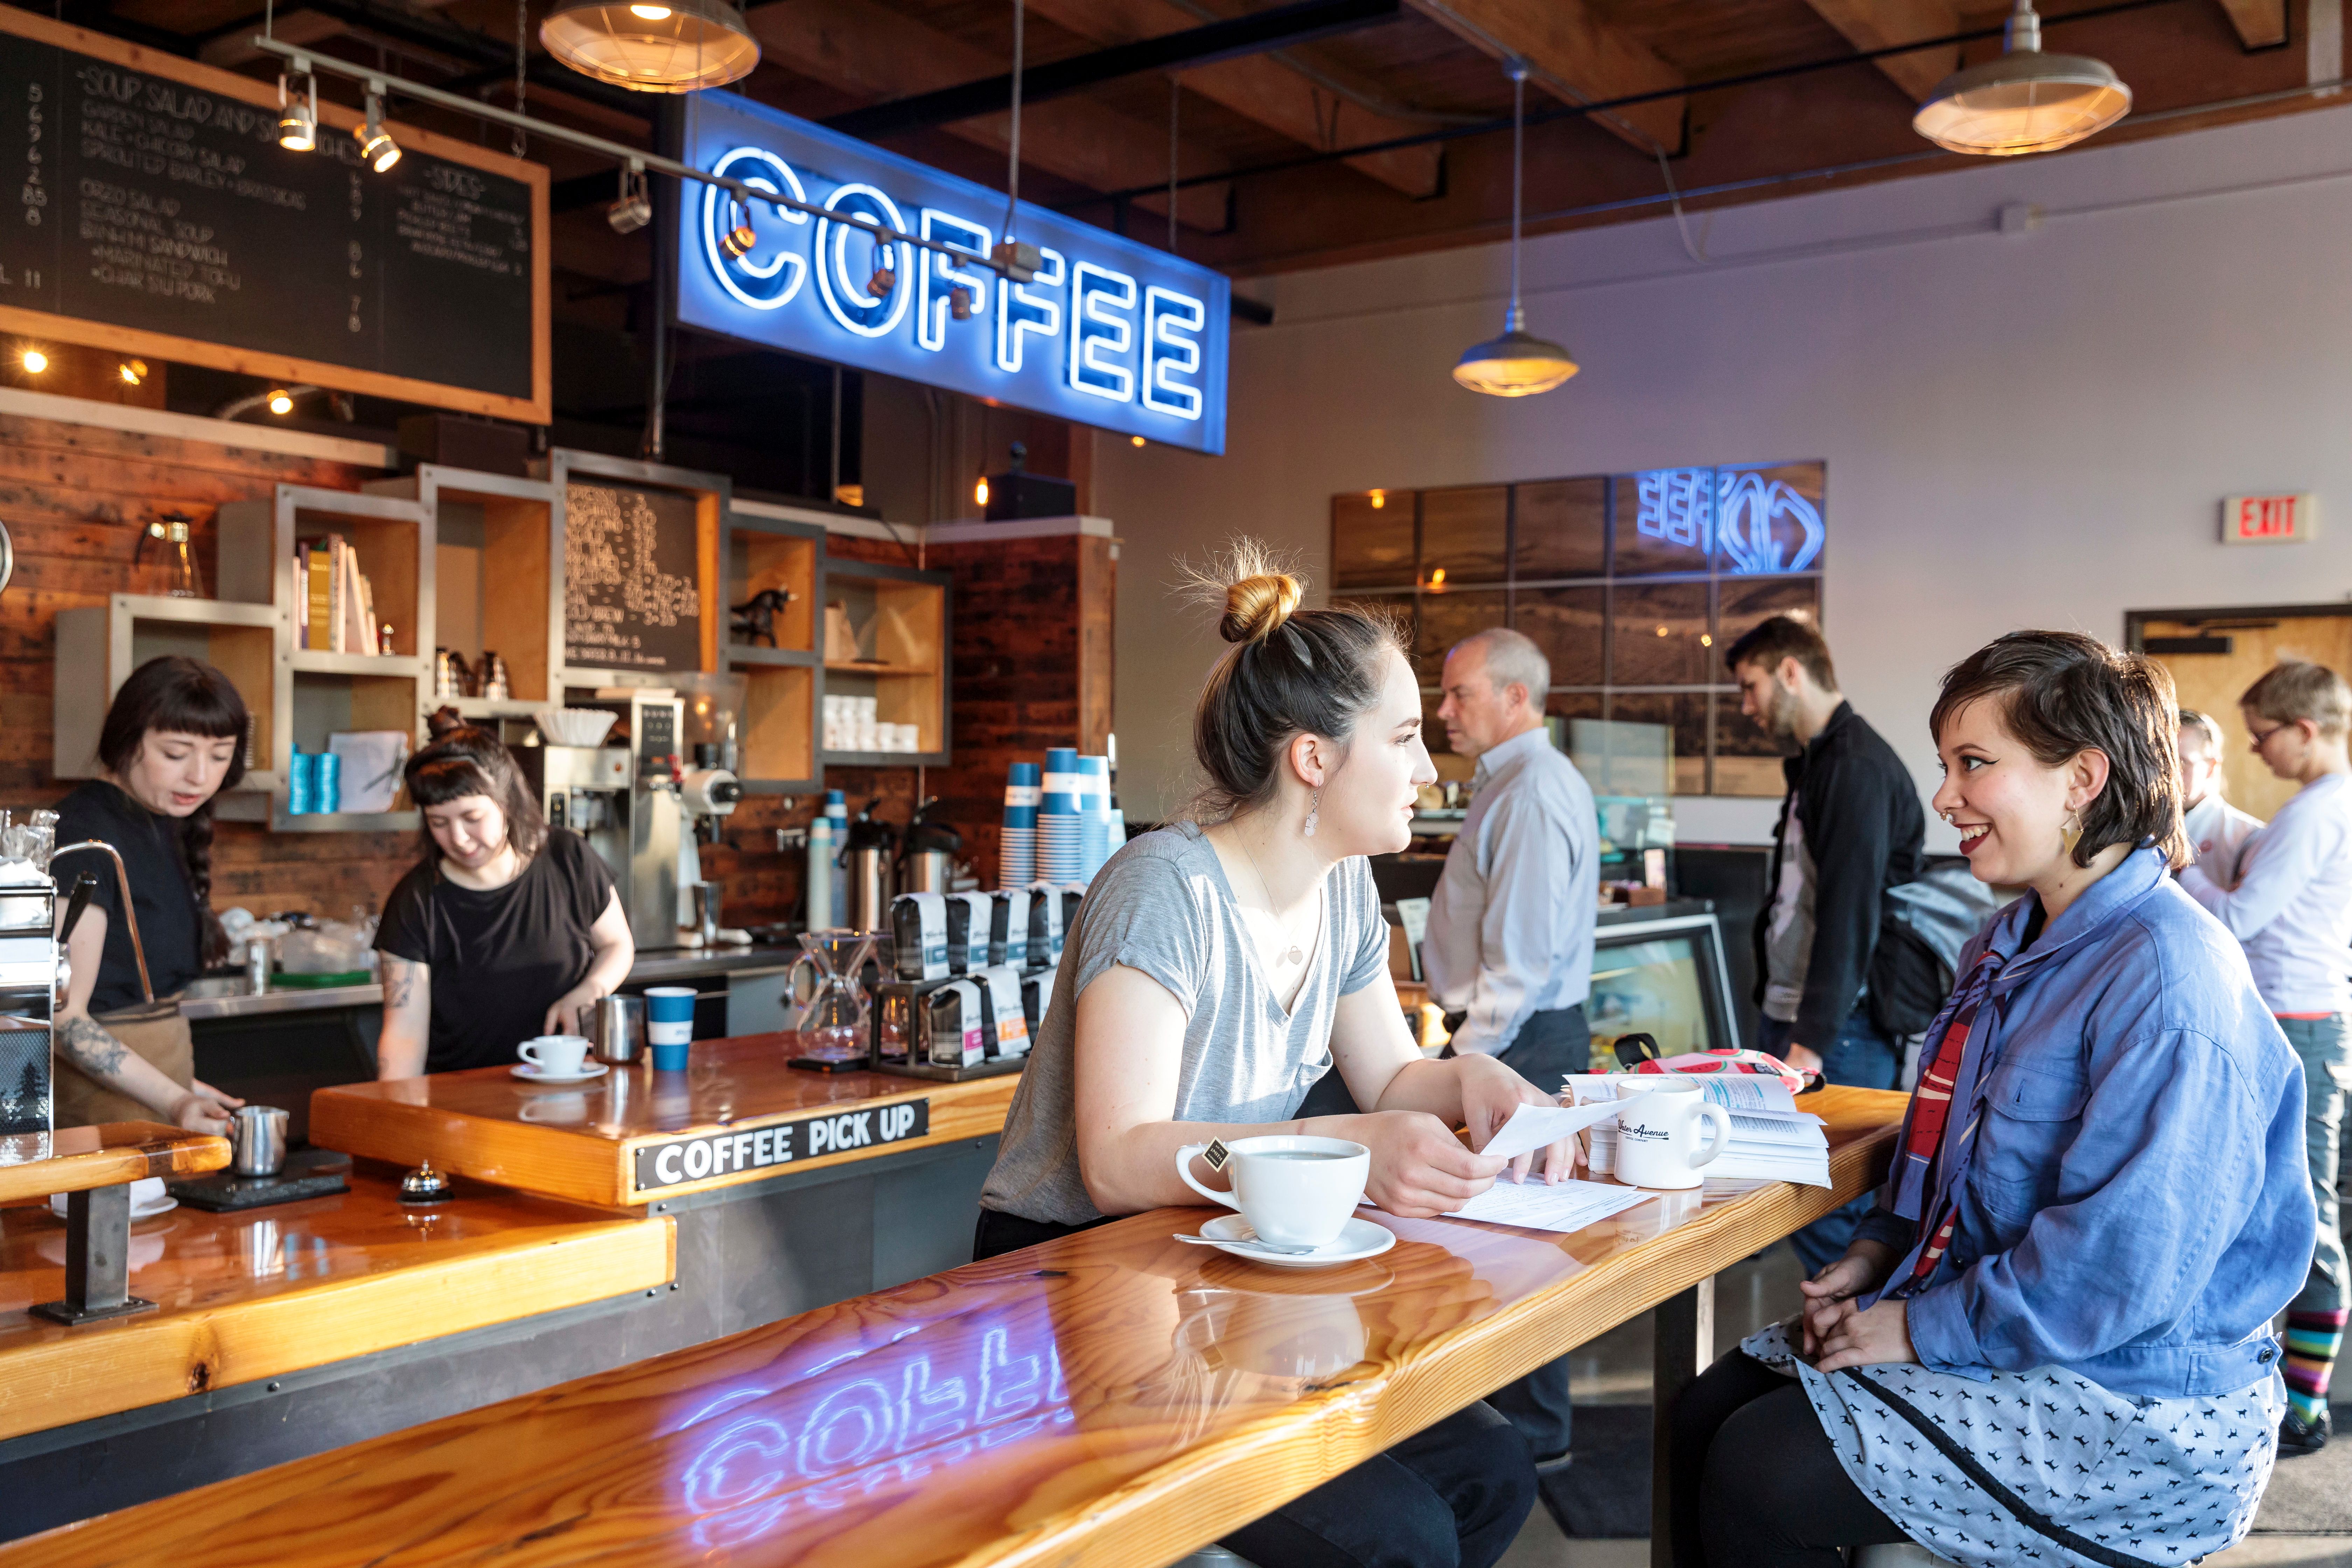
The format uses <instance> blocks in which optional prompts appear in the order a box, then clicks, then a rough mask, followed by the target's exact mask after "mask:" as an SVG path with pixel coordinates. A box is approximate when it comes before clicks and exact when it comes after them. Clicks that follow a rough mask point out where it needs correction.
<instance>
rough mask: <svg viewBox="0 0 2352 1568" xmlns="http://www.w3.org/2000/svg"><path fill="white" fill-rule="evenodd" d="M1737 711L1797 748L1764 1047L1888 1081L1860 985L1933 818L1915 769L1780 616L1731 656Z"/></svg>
mask: <svg viewBox="0 0 2352 1568" xmlns="http://www.w3.org/2000/svg"><path fill="white" fill-rule="evenodd" d="M1724 663H1725V664H1726V665H1727V666H1728V667H1729V668H1730V670H1731V674H1732V678H1733V679H1735V680H1737V681H1738V682H1739V689H1740V702H1739V707H1740V711H1741V712H1743V713H1745V714H1747V715H1748V717H1749V718H1750V719H1753V720H1755V721H1756V722H1757V723H1759V725H1761V726H1762V727H1763V728H1764V729H1765V731H1767V732H1769V734H1771V735H1772V736H1773V737H1774V738H1776V739H1778V740H1781V741H1786V742H1793V743H1794V744H1795V745H1796V747H1797V748H1798V752H1797V754H1796V755H1795V756H1793V757H1790V758H1788V759H1786V760H1785V761H1783V762H1782V763H1781V769H1782V771H1783V772H1784V773H1786V774H1787V776H1788V781H1789V794H1788V796H1787V798H1786V799H1785V800H1783V801H1782V802H1781V805H1780V824H1779V826H1777V827H1776V828H1775V829H1774V830H1773V835H1772V872H1771V881H1770V883H1769V886H1768V887H1767V888H1766V889H1765V900H1764V910H1763V913H1762V914H1761V915H1759V917H1758V919H1757V921H1756V959H1757V963H1756V969H1757V974H1758V994H1757V998H1756V1000H1757V1002H1758V1004H1759V1005H1760V1006H1761V1007H1762V1008H1763V1012H1764V1026H1763V1046H1764V1048H1765V1049H1766V1050H1768V1051H1770V1052H1772V1053H1773V1054H1774V1055H1775V1056H1779V1057H1781V1058H1785V1059H1786V1060H1787V1061H1788V1062H1789V1063H1790V1065H1791V1066H1794V1067H1800V1068H1806V1069H1808V1070H1810V1071H1814V1072H1818V1073H1820V1074H1822V1077H1823V1078H1825V1079H1828V1080H1829V1081H1830V1082H1832V1083H1843V1084H1853V1085H1857V1086H1859V1087H1861V1088H1864V1089H1893V1088H1894V1087H1895V1083H1896V1080H1897V1079H1898V1078H1899V1076H1900V1075H1901V1072H1902V1068H1903V1042H1902V1041H1901V1040H1899V1039H1897V1038H1895V1037H1892V1036H1890V1035H1888V1034H1886V1033H1885V1031H1883V1030H1881V1029H1880V1028H1879V1027H1878V1026H1876V1025H1874V1024H1873V1023H1872V1022H1871V1017H1870V1006H1869V1003H1868V1002H1867V1000H1866V999H1865V995H1864V992H1865V988H1866V985H1867V983H1868V980H1869V976H1870V966H1871V960H1872V959H1873V957H1874V956H1875V955H1876V952H1877V949H1878V932H1879V922H1880V921H1881V919H1882V918H1883V916H1884V913H1885V893H1886V889H1889V888H1892V887H1895V886H1897V885H1898V884H1901V883H1904V882H1908V881H1910V880H1911V879H1913V878H1915V877H1916V876H1917V875H1918V874H1919V854H1920V847H1921V844H1922V842H1923V841H1924V839H1925V837H1926V835H1927V816H1926V814H1925V813H1924V812H1922V811H1921V810H1920V808H1919V790H1918V786H1917V785H1916V784H1914V783H1913V782H1912V779H1911V773H1910V770H1908V769H1907V768H1906V767H1905V766H1904V765H1903V763H1902V760H1901V759H1900V758H1898V757H1897V756H1895V750H1894V748H1893V747H1891V746H1889V745H1888V744H1887V743H1886V742H1885V741H1884V740H1882V739H1880V738H1879V734H1878V731H1875V730H1873V729H1872V728H1871V727H1870V726H1869V725H1868V724H1866V723H1864V722H1863V720H1862V717H1861V715H1860V714H1857V713H1856V712H1855V711H1854V710H1853V707H1852V705H1851V704H1849V703H1848V702H1847V701H1846V700H1845V698H1844V696H1843V694H1842V693H1841V692H1840V691H1839V690H1838V684H1837V669H1836V667H1835V666H1833V665H1832V663H1831V662H1830V649H1829V645H1828V644H1827V643H1825V642H1823V641H1822V634H1821V633H1820V632H1818V631H1816V630H1815V629H1814V628H1813V627H1812V626H1810V625H1808V624H1807V623H1805V622H1803V621H1800V620H1795V619H1792V618H1790V616H1773V617H1771V618H1770V619H1769V620H1767V621H1765V622H1763V623H1762V624H1761V625H1759V626H1756V627H1755V628H1754V629H1753V630H1751V631H1749V632H1748V633H1747V635H1745V636H1744V637H1740V638H1739V639H1738V641H1737V642H1735V643H1733V644H1732V645H1731V647H1729V648H1728V649H1727V650H1726V651H1725V654H1724ZM1873 1197H1874V1194H1869V1195H1865V1196H1864V1197H1861V1198H1857V1199H1856V1200H1854V1202H1853V1203H1852V1204H1849V1205H1846V1206H1845V1207H1843V1208H1841V1209H1839V1210H1837V1211H1835V1212H1834V1213H1832V1214H1829V1215H1824V1216H1823V1217H1822V1218H1821V1219H1820V1220H1817V1221H1815V1222H1814V1223H1813V1224H1811V1225H1809V1226H1806V1227H1805V1228H1804V1229H1802V1230H1801V1231H1799V1232H1798V1233H1797V1234H1796V1235H1795V1236H1793V1237H1790V1244H1791V1245H1792V1246H1794V1247H1796V1249H1797V1256H1798V1257H1799V1258H1801V1259H1802V1260H1803V1262H1804V1265H1805V1270H1806V1272H1807V1273H1808V1274H1813V1273H1818V1272H1820V1271H1821V1270H1822V1268H1826V1267H1827V1266H1828V1265H1830V1264H1832V1263H1834V1262H1835V1261H1837V1259H1838V1258H1841V1257H1843V1256H1844V1253H1845V1248H1846V1243H1847V1242H1848V1241H1849V1240H1851V1239H1852V1237H1853V1227H1854V1224H1855V1222H1856V1221H1858V1220H1859V1219H1860V1218H1861V1217H1862V1215H1864V1213H1866V1212H1867V1211H1868V1210H1869V1207H1870V1205H1871V1203H1872V1201H1873Z"/></svg>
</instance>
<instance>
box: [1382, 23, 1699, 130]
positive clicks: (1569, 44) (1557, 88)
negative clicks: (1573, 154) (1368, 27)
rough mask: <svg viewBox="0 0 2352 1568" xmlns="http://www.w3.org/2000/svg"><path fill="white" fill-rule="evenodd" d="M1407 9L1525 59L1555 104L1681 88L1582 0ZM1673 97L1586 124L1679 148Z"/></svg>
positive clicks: (1660, 63) (1498, 53)
mask: <svg viewBox="0 0 2352 1568" xmlns="http://www.w3.org/2000/svg"><path fill="white" fill-rule="evenodd" d="M1409 3H1410V4H1411V5H1412V7H1413V9H1415V10H1417V11H1420V12H1422V13H1423V15H1425V16H1428V17H1429V18H1430V19H1431V20H1433V21H1434V22H1437V23H1439V24H1441V25H1443V26H1445V27H1447V28H1448V29H1450V30H1451V31H1453V32H1454V33H1455V34H1457V35H1459V36H1460V37H1462V38H1463V39H1464V40H1465V41H1466V42H1468V43H1471V44H1474V45H1475V46H1476V47H1479V48H1480V49H1483V50H1485V51H1486V53H1487V54H1490V55H1493V56H1495V57H1496V58H1506V57H1508V56H1513V55H1516V56H1517V57H1518V58H1521V59H1523V60H1525V61H1527V62H1528V66H1529V67H1530V68H1532V69H1533V71H1534V75H1533V77H1532V80H1533V81H1534V82H1535V83H1536V85H1538V86H1539V87H1541V88H1543V89H1545V90H1547V91H1549V92H1550V93H1551V94H1552V95H1553V96H1554V97H1556V98H1558V99H1559V100H1560V101H1561V102H1563V103H1570V104H1574V103H1580V102H1582V103H1590V102H1593V101H1595V100H1600V99H1605V98H1622V97H1625V96H1627V95H1628V94H1632V93H1637V92H1661V91H1664V90H1666V89H1670V88H1677V87H1681V86H1683V85H1684V84H1685V81H1686V80H1687V78H1685V76H1684V75H1683V73H1682V71H1681V70H1679V69H1677V68H1675V66H1673V65H1671V64H1669V63H1668V62H1667V61H1665V60H1664V59H1663V58H1660V57H1659V55H1658V54H1657V52H1656V51H1654V49H1652V48H1651V47H1649V46H1648V45H1647V44H1644V43H1643V42H1642V40H1641V39H1639V38H1637V37H1633V35H1632V34H1631V33H1628V32H1626V31H1625V30H1624V29H1623V28H1622V27H1619V26H1614V25H1613V24H1612V23H1610V22H1608V21H1606V20H1605V19H1603V18H1602V17H1601V16H1600V15H1599V14H1598V13H1597V12H1596V11H1595V10H1594V9H1593V7H1592V6H1591V5H1589V4H1588V3H1587V0H1409ZM1684 104H1685V100H1683V99H1681V98H1662V99H1654V100H1651V101H1649V102H1647V103H1635V104H1628V105H1626V106H1625V107H1624V108H1622V109H1612V110H1603V111H1602V112H1601V113H1599V114H1596V115H1593V116H1592V117H1591V119H1592V121H1593V123H1594V124H1596V125H1599V126H1600V127H1601V129H1603V130H1604V131H1608V132H1612V134H1614V135H1616V136H1619V137H1622V138H1623V139H1624V140H1625V141H1626V142H1631V143H1632V144H1633V146H1634V147H1636V148H1639V149H1640V150H1641V151H1642V152H1643V153H1649V152H1652V151H1654V150H1660V149H1663V150H1664V151H1665V152H1667V153H1675V152H1678V151H1680V150H1681V147H1682V141H1683V107H1684Z"/></svg>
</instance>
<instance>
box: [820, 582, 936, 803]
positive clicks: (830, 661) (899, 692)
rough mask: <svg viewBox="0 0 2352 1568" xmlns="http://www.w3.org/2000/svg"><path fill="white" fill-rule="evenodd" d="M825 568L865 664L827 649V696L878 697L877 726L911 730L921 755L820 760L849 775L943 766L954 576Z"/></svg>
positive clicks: (831, 597)
mask: <svg viewBox="0 0 2352 1568" xmlns="http://www.w3.org/2000/svg"><path fill="white" fill-rule="evenodd" d="M953 583H954V578H953V576H952V575H951V574H949V573H946V572H927V571H922V570H919V569H918V568H916V567H912V566H888V565H884V564H881V563H874V562H865V561H847V560H842V559H839V558H837V557H828V558H827V559H826V560H825V562H824V581H823V594H824V604H826V605H835V604H839V605H843V606H844V608H845V609H846V611H847V612H848V616H849V621H850V625H851V626H852V627H853V629H854V630H855V632H856V636H857V639H858V652H859V654H860V656H861V657H860V658H856V659H844V658H834V657H831V655H832V653H833V652H834V650H832V649H827V650H826V651H827V655H828V657H827V658H825V659H824V687H823V690H824V694H826V695H835V696H856V697H871V698H873V699H874V700H875V717H876V718H877V719H878V720H880V721H883V722H886V723H892V724H912V725H914V726H915V727H916V731H917V733H918V734H919V737H920V739H919V742H918V747H919V749H918V750H916V751H914V752H821V753H820V760H821V761H824V762H826V763H840V764H842V765H844V766H846V767H886V768H887V767H912V766H923V767H940V766H943V765H944V764H945V763H947V761H948V752H949V745H950V736H949V733H948V731H949V724H948V679H947V675H946V668H947V661H948V649H949V647H950V637H949V632H950V627H949V624H948V600H949V595H950V593H951V591H952V587H953ZM820 733H822V731H820Z"/></svg>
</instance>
